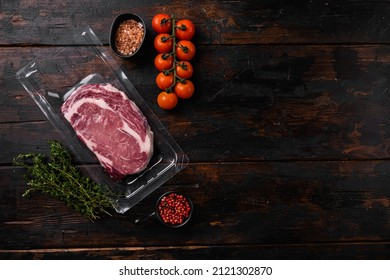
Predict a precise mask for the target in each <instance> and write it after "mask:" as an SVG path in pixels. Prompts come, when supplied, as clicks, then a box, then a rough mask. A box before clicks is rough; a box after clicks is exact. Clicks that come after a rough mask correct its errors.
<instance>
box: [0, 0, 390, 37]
mask: <svg viewBox="0 0 390 280" xmlns="http://www.w3.org/2000/svg"><path fill="white" fill-rule="evenodd" d="M389 9H390V7H389V5H388V3H387V2H386V1H328V0H327V1H325V0H314V1H311V0H310V1H309V0H305V1H273V0H263V1H257V0H249V1H248V0H246V1H217V0H213V1H209V0H201V1H179V0H171V1H164V2H158V1H153V0H147V1H140V0H136V1H115V0H110V1H102V0H98V1H86V0H84V1H80V0H65V1H61V4H60V5H59V6H58V5H57V4H53V2H52V1H49V0H34V1H2V2H1V3H0V25H1V26H2V28H1V30H0V44H56V43H57V40H58V38H60V37H62V36H64V35H65V34H67V33H68V32H69V30H71V29H73V28H75V27H76V26H77V25H79V24H88V25H90V26H91V27H92V29H93V30H95V32H96V33H97V34H98V36H99V38H100V39H101V40H102V41H103V42H104V43H107V42H108V34H109V30H110V26H111V23H112V21H113V19H114V18H115V17H116V16H117V15H118V14H120V13H125V12H134V13H137V14H139V15H140V16H142V17H143V18H144V20H145V21H146V23H147V27H148V29H149V30H151V24H150V21H151V19H152V18H153V16H154V15H155V14H156V13H158V12H167V13H168V14H171V13H174V14H176V15H177V16H178V17H180V18H189V19H191V20H193V21H194V23H195V24H196V26H197V30H198V31H197V36H196V38H195V40H196V41H197V42H198V43H201V44H279V43H282V44H291V43H292V44H297V43H315V44H317V43H351V42H352V43H356V42H358V43H388V42H389V38H390V29H389V26H390V21H389V18H388V17H387V15H388V14H389V12H390V11H389ZM150 33H151V34H152V32H150Z"/></svg>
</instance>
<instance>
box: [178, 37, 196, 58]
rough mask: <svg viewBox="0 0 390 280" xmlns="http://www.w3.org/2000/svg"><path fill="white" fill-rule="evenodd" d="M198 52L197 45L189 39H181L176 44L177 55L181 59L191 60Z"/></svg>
mask: <svg viewBox="0 0 390 280" xmlns="http://www.w3.org/2000/svg"><path fill="white" fill-rule="evenodd" d="M195 53H196V48H195V45H194V44H193V43H192V42H191V41H188V40H180V41H179V42H177V44H176V57H177V58H178V59H180V60H186V61H189V60H191V59H192V58H193V57H194V56H195Z"/></svg>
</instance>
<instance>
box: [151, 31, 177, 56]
mask: <svg viewBox="0 0 390 280" xmlns="http://www.w3.org/2000/svg"><path fill="white" fill-rule="evenodd" d="M172 45H173V40H172V37H171V35H169V34H168V33H161V34H158V35H157V36H156V38H154V48H155V49H156V51H158V52H159V53H169V52H171V51H172Z"/></svg>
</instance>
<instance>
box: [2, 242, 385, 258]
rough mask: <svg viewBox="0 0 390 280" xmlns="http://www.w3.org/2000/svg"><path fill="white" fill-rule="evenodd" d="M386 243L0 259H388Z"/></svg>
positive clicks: (34, 253)
mask: <svg viewBox="0 0 390 280" xmlns="http://www.w3.org/2000/svg"><path fill="white" fill-rule="evenodd" d="M389 246H390V244H389V243H386V242H383V243H381V242H375V243H373V242H368V243H364V242H362V243H359V244H356V243H345V242H344V243H338V244H337V243H336V244H333V243H325V244H292V245H280V244H271V245H253V246H251V245H237V246H235V245H233V246H224V245H222V246H169V247H130V248H129V247H120V248H118V247H115V248H76V249H71V248H66V249H47V250H39V249H31V250H1V249H0V259H11V260H12V259H14V260H19V259H34V260H201V259H207V260H270V259H271V260H295V259H297V256H299V259H302V260H350V259H354V260H388V259H389V253H388V252H389Z"/></svg>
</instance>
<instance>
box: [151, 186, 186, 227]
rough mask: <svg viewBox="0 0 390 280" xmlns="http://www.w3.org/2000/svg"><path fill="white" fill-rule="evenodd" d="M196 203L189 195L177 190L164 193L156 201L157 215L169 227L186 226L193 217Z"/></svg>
mask: <svg viewBox="0 0 390 280" xmlns="http://www.w3.org/2000/svg"><path fill="white" fill-rule="evenodd" d="M193 209H194V205H193V204H192V201H191V199H190V198H189V197H187V196H185V195H183V194H179V193H176V192H167V193H165V194H163V195H162V196H161V197H160V198H159V199H158V201H157V203H156V216H157V218H158V219H159V220H160V222H161V223H162V224H164V225H166V226H168V227H172V228H178V227H182V226H184V225H185V224H186V223H187V222H188V221H189V220H190V218H191V215H192V212H193Z"/></svg>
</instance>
